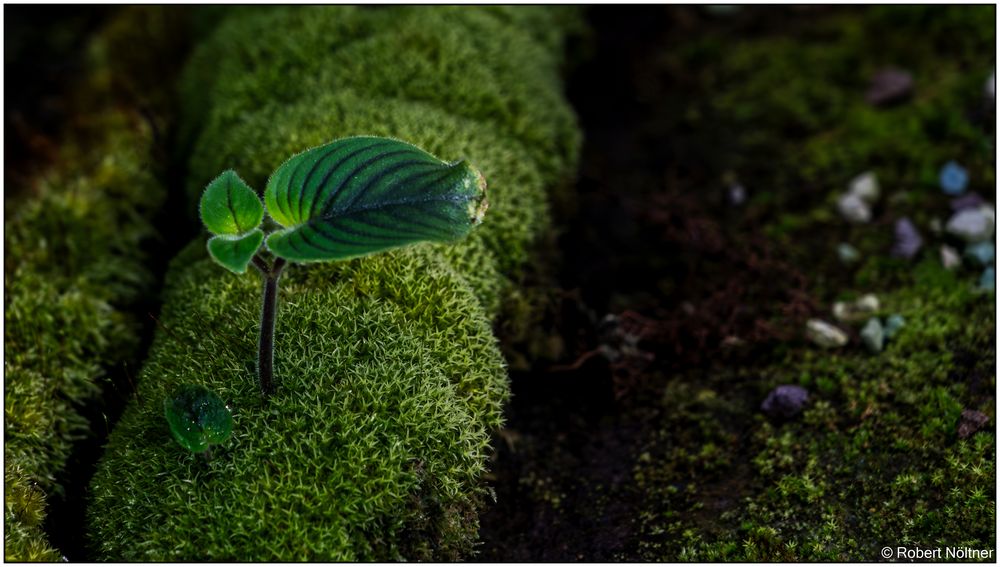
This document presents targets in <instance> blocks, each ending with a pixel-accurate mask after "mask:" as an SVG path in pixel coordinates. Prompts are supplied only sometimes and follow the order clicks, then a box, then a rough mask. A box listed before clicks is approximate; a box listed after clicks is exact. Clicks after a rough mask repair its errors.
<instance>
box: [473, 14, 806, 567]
mask: <svg viewBox="0 0 1000 567" xmlns="http://www.w3.org/2000/svg"><path fill="white" fill-rule="evenodd" d="M814 12H815V11H813V12H809V11H806V12H802V11H796V10H783V11H773V12H772V13H771V16H774V17H767V18H764V17H761V18H752V19H747V18H739V19H736V20H730V19H727V18H715V17H712V16H711V15H710V14H707V13H706V12H705V11H704V10H701V9H698V8H694V7H642V8H639V7H632V8H629V9H621V8H615V9H610V8H596V9H593V10H591V11H590V12H589V20H590V25H591V26H592V28H593V29H594V36H593V37H592V38H590V41H593V42H594V44H593V45H591V46H590V48H591V49H592V50H593V52H594V53H595V57H593V58H591V59H589V60H588V61H587V62H585V63H584V64H582V65H580V66H579V67H578V68H576V69H575V70H574V72H573V73H572V75H571V77H570V81H569V92H568V95H569V98H570V100H571V101H572V102H573V103H574V105H575V107H576V109H577V111H578V113H579V116H580V120H581V124H582V127H583V129H584V135H585V144H584V148H583V156H582V160H581V163H582V166H581V173H580V178H579V181H578V184H577V187H576V191H575V194H576V196H577V202H576V203H575V205H576V210H574V211H566V210H563V211H560V212H559V213H558V214H557V219H556V220H557V224H559V225H561V226H562V227H563V230H562V231H561V232H562V235H561V237H560V238H559V241H558V248H559V253H558V254H557V255H556V256H557V257H558V258H561V265H560V267H559V269H558V274H557V276H556V279H557V282H556V284H555V287H557V289H558V290H559V291H557V292H556V293H555V295H554V296H553V297H552V298H551V299H552V301H551V302H550V310H549V313H548V317H547V321H546V324H545V325H544V327H545V331H544V332H546V333H548V334H549V335H550V340H551V336H556V337H559V338H558V339H556V343H557V344H563V345H565V348H564V350H563V356H562V357H561V360H560V361H558V362H556V363H555V364H550V363H548V362H546V361H536V362H535V364H534V366H533V368H532V369H531V370H528V371H521V372H518V371H514V372H512V373H511V380H512V388H513V400H512V402H511V403H510V406H509V407H508V409H507V411H506V416H507V427H506V429H504V430H503V431H502V432H500V433H499V435H498V439H497V440H496V447H497V454H496V458H495V462H494V463H493V466H492V470H493V473H492V475H491V476H492V486H493V487H494V488H495V491H496V495H497V503H496V505H494V506H492V507H490V508H489V509H488V510H487V512H486V513H485V514H484V515H483V517H482V528H481V537H482V539H483V541H484V543H483V547H482V550H481V555H480V556H479V559H482V560H486V561H575V560H587V561H611V560H639V559H641V557H640V556H639V555H638V550H637V548H636V546H637V545H638V540H640V539H641V538H642V536H641V534H639V533H638V532H637V530H638V529H639V525H638V523H637V520H638V517H639V515H640V514H641V513H642V512H643V511H644V510H648V509H649V508H650V506H649V502H648V500H649V498H650V497H651V496H650V494H649V493H647V492H644V491H642V490H638V489H637V488H636V486H635V484H636V483H635V481H634V477H633V469H634V467H635V465H636V459H637V458H638V457H639V455H641V454H642V453H643V451H644V450H647V449H648V447H650V446H655V439H656V435H657V431H659V430H660V429H661V428H662V427H663V420H662V417H663V416H662V414H663V411H664V410H663V409H662V404H661V403H659V400H660V398H662V396H663V394H664V389H665V388H666V387H667V385H668V384H669V382H670V380H671V377H672V376H675V375H685V374H686V375H691V374H693V373H694V374H701V373H706V374H707V373H710V372H711V371H712V369H713V368H714V367H716V365H717V364H719V363H722V362H728V363H729V364H733V363H738V364H739V365H741V366H744V367H748V368H752V367H753V366H754V365H762V364H764V363H766V362H767V361H768V360H770V359H772V358H773V351H774V349H775V348H776V347H778V346H779V345H780V344H781V343H782V342H785V341H788V340H790V339H791V338H792V335H791V334H790V333H789V332H788V331H787V329H798V328H800V327H801V324H802V322H804V320H805V318H806V317H807V316H808V315H809V313H810V312H811V311H812V310H813V309H814V308H815V301H814V300H813V299H812V298H810V296H809V294H808V292H807V289H808V282H807V278H806V276H805V275H804V274H803V273H801V272H800V271H798V270H797V269H796V268H795V267H793V266H792V265H790V264H789V263H787V262H785V261H783V260H782V258H783V257H784V254H783V253H782V251H781V250H778V249H776V247H775V245H774V244H773V243H771V242H769V241H768V240H767V239H766V238H765V237H764V236H763V235H762V234H761V233H760V231H759V230H757V229H756V228H755V227H756V226H758V224H759V223H758V222H757V221H758V220H759V217H760V216H761V215H764V214H767V212H768V211H759V210H751V209H746V208H743V207H740V206H735V205H733V204H731V203H730V202H729V201H728V200H727V190H726V187H727V185H726V181H727V180H726V179H725V172H726V171H727V168H728V167H729V166H730V164H731V161H732V160H733V159H734V156H733V152H734V151H735V148H734V147H733V145H732V144H731V143H730V141H729V139H728V137H727V129H726V125H725V124H724V123H721V122H720V124H719V125H718V127H717V128H709V129H697V130H694V129H691V128H685V120H684V116H685V114H686V113H690V112H694V111H705V110H706V109H704V108H701V107H699V102H698V101H699V98H700V97H699V93H698V91H697V88H698V86H697V84H695V83H694V82H693V81H692V80H691V79H690V77H694V76H697V72H696V71H695V70H693V69H682V68H670V67H669V66H664V65H661V64H659V62H658V58H659V57H660V55H662V54H664V53H668V52H669V51H670V50H671V49H673V48H675V47H676V46H678V45H680V44H682V43H683V42H684V41H685V39H690V38H691V37H693V36H694V34H697V33H702V32H704V30H705V29H708V28H711V29H715V30H718V29H720V28H722V29H725V28H732V31H733V32H734V33H735V32H736V31H739V33H741V34H743V35H748V34H749V35H753V34H756V33H768V32H769V31H771V30H774V29H778V28H780V27H781V26H782V25H788V24H791V23H794V21H795V20H796V19H797V18H802V17H810V16H812V15H815V13H814ZM800 244H801V243H800ZM807 245H808V243H807ZM734 337H739V339H738V340H737V339H735V338H734ZM509 348H513V349H515V350H516V349H517V348H518V346H517V345H514V346H511V347H509ZM730 387H731V389H732V391H731V392H729V394H728V398H729V399H731V400H734V403H736V404H737V405H740V406H746V407H742V409H743V410H752V406H754V404H756V403H759V401H758V400H757V399H756V398H757V393H756V391H755V390H752V389H751V390H747V391H742V390H746V388H749V387H750V386H749V385H747V386H746V388H741V387H740V386H738V385H737V386H735V387H733V386H732V383H731V382H730ZM748 413H752V411H743V412H721V413H719V414H718V415H717V416H715V417H716V418H717V419H718V420H719V422H720V427H721V428H722V430H724V431H726V432H728V435H729V436H730V438H731V439H732V440H734V441H735V443H734V447H733V448H732V452H733V454H734V455H735V457H734V458H735V459H736V461H737V462H735V463H733V467H732V468H731V470H730V474H727V475H726V476H725V477H724V478H718V479H707V482H706V483H705V484H703V485H702V488H701V494H702V495H703V499H704V502H706V503H707V505H706V506H705V507H704V508H702V509H701V510H700V511H699V512H698V514H699V515H702V516H704V518H703V520H704V521H701V520H699V518H693V519H692V521H693V522H694V523H695V524H696V525H701V526H702V527H703V528H704V529H708V530H712V529H713V528H714V526H716V525H717V524H718V523H719V518H718V516H719V514H720V512H721V511H724V510H726V509H729V508H731V507H733V506H734V505H736V503H737V502H738V501H739V499H740V496H741V493H742V492H743V490H744V489H745V485H746V484H747V483H748V482H749V481H748V477H747V476H746V475H749V466H747V461H748V460H749V458H750V456H749V455H745V454H742V453H741V451H740V450H739V449H738V446H739V443H738V441H739V439H740V436H741V435H742V434H743V433H742V432H743V431H745V430H746V429H747V427H746V426H747V423H745V422H746V420H747V417H746V415H747V414H748ZM740 461H742V462H740ZM733 471H735V472H737V474H735V475H734V474H732V472H733ZM741 471H742V474H741ZM678 488H683V487H678ZM663 506H664V508H666V507H668V504H667V503H664V505H663Z"/></svg>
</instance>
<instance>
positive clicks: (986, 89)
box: [983, 71, 997, 100]
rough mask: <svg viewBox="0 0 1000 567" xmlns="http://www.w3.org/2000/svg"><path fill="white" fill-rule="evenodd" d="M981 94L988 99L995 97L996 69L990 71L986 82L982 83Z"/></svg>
mask: <svg viewBox="0 0 1000 567" xmlns="http://www.w3.org/2000/svg"><path fill="white" fill-rule="evenodd" d="M983 94H984V95H985V96H986V98H988V99H990V100H996V98H997V73H996V71H994V72H992V73H990V76H989V77H988V78H987V79H986V83H985V84H984V85H983Z"/></svg>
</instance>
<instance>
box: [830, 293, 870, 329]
mask: <svg viewBox="0 0 1000 567" xmlns="http://www.w3.org/2000/svg"><path fill="white" fill-rule="evenodd" d="M879 307H880V304H879V300H878V296H877V295H875V294H873V293H868V294H865V295H862V296H861V297H859V298H858V299H856V300H855V301H837V302H835V303H834V304H833V316H834V318H836V319H837V320H838V321H843V322H852V321H862V320H864V319H866V318H868V317H870V316H871V314H872V313H875V312H876V311H878V310H879Z"/></svg>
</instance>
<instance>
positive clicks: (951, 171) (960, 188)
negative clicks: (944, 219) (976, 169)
mask: <svg viewBox="0 0 1000 567" xmlns="http://www.w3.org/2000/svg"><path fill="white" fill-rule="evenodd" d="M939 181H940V182H941V190H942V191H944V193H945V194H946V195H953V196H954V195H961V194H962V193H964V192H965V186H966V185H968V184H969V172H968V171H966V169H965V168H964V167H962V166H960V165H958V162H956V161H949V162H948V163H946V164H944V167H942V168H941V173H940V174H939Z"/></svg>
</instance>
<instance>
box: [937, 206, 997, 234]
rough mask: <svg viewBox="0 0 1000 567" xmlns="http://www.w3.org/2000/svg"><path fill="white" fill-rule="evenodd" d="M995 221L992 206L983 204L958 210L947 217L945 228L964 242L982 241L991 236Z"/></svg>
mask: <svg viewBox="0 0 1000 567" xmlns="http://www.w3.org/2000/svg"><path fill="white" fill-rule="evenodd" d="M995 223H996V214H995V213H994V212H993V208H992V207H990V206H989V205H984V206H982V207H979V208H977V209H965V210H962V211H958V212H957V213H955V214H954V215H952V217H951V218H950V219H948V224H947V225H946V226H945V230H947V231H948V233H949V234H952V235H954V236H957V237H959V238H961V239H962V240H964V241H966V242H982V241H984V240H989V239H990V237H991V236H993V229H994V228H995Z"/></svg>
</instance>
